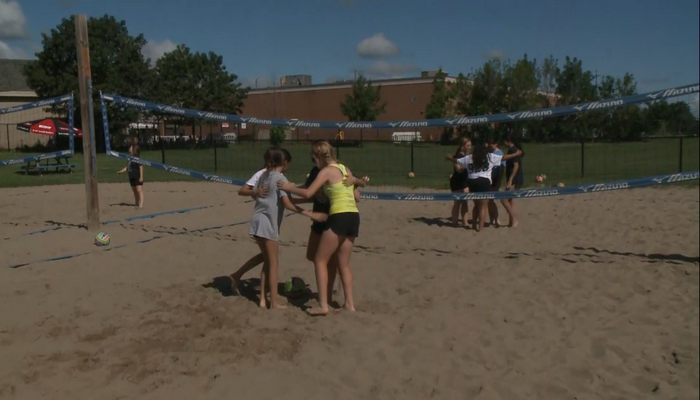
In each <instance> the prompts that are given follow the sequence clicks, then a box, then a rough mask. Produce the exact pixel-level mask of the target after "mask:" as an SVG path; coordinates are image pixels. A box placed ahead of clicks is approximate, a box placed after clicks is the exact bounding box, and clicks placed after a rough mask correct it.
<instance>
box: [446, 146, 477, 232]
mask: <svg viewBox="0 0 700 400" xmlns="http://www.w3.org/2000/svg"><path fill="white" fill-rule="evenodd" d="M471 153H472V140H471V139H470V138H468V137H463V138H462V139H460V141H459V146H458V147H457V151H456V152H455V158H462V157H464V156H466V155H467V154H471ZM468 186H469V174H468V173H467V171H459V170H458V169H457V166H453V171H452V175H450V191H451V192H452V193H455V194H463V193H465V192H468V190H467V188H468ZM467 214H469V204H468V202H467V200H455V201H454V202H453V204H452V224H454V226H457V225H458V223H459V218H460V217H461V221H462V223H463V224H464V226H467V222H468V221H467V220H466V219H465V218H466V216H467Z"/></svg>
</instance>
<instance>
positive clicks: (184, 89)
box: [149, 45, 248, 134]
mask: <svg viewBox="0 0 700 400" xmlns="http://www.w3.org/2000/svg"><path fill="white" fill-rule="evenodd" d="M237 79H238V77H237V76H236V75H235V74H232V73H229V72H228V71H227V70H226V66H225V65H224V63H223V58H222V57H221V56H220V55H218V54H216V53H214V52H209V53H200V52H195V53H192V52H191V51H190V49H189V48H188V47H187V46H185V45H178V46H177V47H176V48H175V49H174V50H172V51H170V52H168V53H166V54H164V55H163V57H161V58H160V59H158V61H156V65H155V69H154V77H153V80H152V81H151V85H150V86H149V91H150V96H149V98H152V99H154V101H156V102H158V103H162V104H167V105H172V106H177V107H184V108H191V109H195V110H201V111H212V112H220V113H228V114H239V113H240V112H241V110H242V108H243V100H244V99H245V98H246V97H247V93H248V89H247V88H243V87H242V86H241V84H240V83H238V82H237ZM166 118H167V120H168V121H170V122H171V123H173V122H174V123H177V124H182V123H185V121H183V119H182V118H179V117H177V116H176V115H168V116H167V117H166ZM202 122H203V121H202V120H199V121H198V124H199V125H200V132H201V123H202ZM192 123H193V129H194V121H192ZM193 134H194V130H193Z"/></svg>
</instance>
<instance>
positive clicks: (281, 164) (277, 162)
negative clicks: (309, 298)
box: [248, 147, 325, 309]
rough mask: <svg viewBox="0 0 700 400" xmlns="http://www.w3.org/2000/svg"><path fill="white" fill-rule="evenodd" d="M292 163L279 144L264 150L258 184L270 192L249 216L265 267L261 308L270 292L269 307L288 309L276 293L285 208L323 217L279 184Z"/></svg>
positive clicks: (250, 230) (256, 204)
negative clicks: (295, 201)
mask: <svg viewBox="0 0 700 400" xmlns="http://www.w3.org/2000/svg"><path fill="white" fill-rule="evenodd" d="M290 163H291V156H287V157H285V152H284V151H283V150H282V149H280V148H279V147H271V148H269V149H268V150H267V151H266V152H265V166H266V171H265V172H264V173H263V174H262V175H261V176H260V179H258V182H257V183H256V189H263V188H267V190H268V192H267V195H265V196H264V197H260V196H258V197H257V198H256V199H255V208H254V210H253V216H252V217H251V219H250V227H249V228H248V234H249V235H251V236H252V237H253V238H254V239H255V242H256V243H257V244H258V247H260V253H261V254H262V256H263V270H262V275H261V277H260V307H261V308H267V304H266V297H267V296H266V292H267V290H268V289H269V291H270V308H271V309H272V308H286V306H284V305H282V304H280V303H279V300H278V299H279V295H278V293H277V274H278V270H279V240H280V227H281V225H282V218H283V216H284V209H285V208H286V209H287V210H290V211H293V212H296V213H300V214H303V215H306V216H308V217H309V218H311V219H314V218H323V217H324V216H325V215H323V214H319V215H315V214H314V213H312V212H311V211H308V210H304V209H303V208H300V207H297V206H296V205H294V204H292V201H291V200H290V198H289V196H288V194H287V193H286V192H285V191H283V190H280V189H279V188H278V187H277V182H287V178H285V176H284V175H283V173H284V172H285V171H286V170H287V168H288V167H289V164H290Z"/></svg>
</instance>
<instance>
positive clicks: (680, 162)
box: [678, 136, 683, 173]
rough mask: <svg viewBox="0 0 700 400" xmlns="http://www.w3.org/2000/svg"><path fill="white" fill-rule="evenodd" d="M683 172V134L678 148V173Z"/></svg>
mask: <svg viewBox="0 0 700 400" xmlns="http://www.w3.org/2000/svg"><path fill="white" fill-rule="evenodd" d="M681 172H683V136H681V138H680V146H679V149H678V173H681Z"/></svg>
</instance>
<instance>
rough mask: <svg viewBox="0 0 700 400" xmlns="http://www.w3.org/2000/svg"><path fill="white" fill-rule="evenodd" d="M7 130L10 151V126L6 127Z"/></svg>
mask: <svg viewBox="0 0 700 400" xmlns="http://www.w3.org/2000/svg"><path fill="white" fill-rule="evenodd" d="M5 130H6V131H7V150H12V149H10V124H7V125H5Z"/></svg>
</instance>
